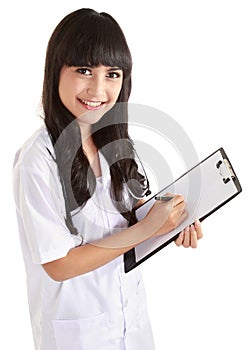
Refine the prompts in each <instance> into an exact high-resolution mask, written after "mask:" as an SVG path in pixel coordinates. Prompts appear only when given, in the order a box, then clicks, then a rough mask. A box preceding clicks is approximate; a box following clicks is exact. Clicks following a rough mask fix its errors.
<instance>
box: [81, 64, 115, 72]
mask: <svg viewBox="0 0 251 350" xmlns="http://www.w3.org/2000/svg"><path fill="white" fill-rule="evenodd" d="M79 67H80V68H85V67H86V68H97V67H98V66H93V65H91V64H85V65H83V66H79ZM105 67H108V66H105ZM115 70H122V68H120V67H117V66H115V67H109V69H108V72H110V71H115Z"/></svg>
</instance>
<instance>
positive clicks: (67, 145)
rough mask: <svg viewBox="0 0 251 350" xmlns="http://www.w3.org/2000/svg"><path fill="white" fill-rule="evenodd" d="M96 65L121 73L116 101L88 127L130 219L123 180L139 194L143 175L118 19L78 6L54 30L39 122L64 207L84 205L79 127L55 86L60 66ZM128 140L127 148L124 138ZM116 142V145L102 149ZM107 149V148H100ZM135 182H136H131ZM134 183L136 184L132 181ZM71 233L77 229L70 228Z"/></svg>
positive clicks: (89, 183) (90, 187) (90, 185)
mask: <svg viewBox="0 0 251 350" xmlns="http://www.w3.org/2000/svg"><path fill="white" fill-rule="evenodd" d="M65 65H67V66H79V67H81V66H82V67H83V66H93V67H97V66H99V65H104V66H111V67H119V68H120V69H122V71H123V83H122V88H121V91H120V94H119V97H118V100H117V104H115V106H114V107H113V108H112V109H111V110H110V111H109V112H107V114H106V115H105V117H104V116H103V117H102V118H101V120H100V121H99V122H98V123H96V124H94V125H93V126H92V138H93V141H94V144H95V145H96V147H97V148H98V149H99V150H100V151H101V152H103V154H104V156H105V158H106V159H107V161H108V163H109V164H110V175H111V196H112V198H113V200H114V203H115V204H116V207H117V208H118V210H119V211H120V212H121V214H122V215H123V216H124V217H125V218H126V219H127V220H128V221H129V222H131V223H132V221H133V220H134V219H135V218H134V216H133V213H132V210H131V209H132V206H133V205H134V204H135V202H136V200H135V199H134V198H133V197H132V198H131V201H128V202H125V200H124V199H123V189H124V184H125V183H133V184H134V186H133V188H132V190H133V191H134V193H135V194H136V196H141V195H142V193H143V192H144V190H145V178H144V176H142V175H141V174H140V173H139V172H138V166H137V163H136V162H135V159H134V158H135V153H134V149H133V145H132V143H131V142H130V138H129V135H128V113H127V104H126V103H127V101H128V99H129V96H130V92H131V71H132V58H131V54H130V51H129V48H128V45H127V42H126V39H125V37H124V34H123V32H122V30H121V28H120V27H119V25H118V23H117V22H116V21H115V20H114V19H113V17H111V16H110V15H109V14H107V13H104V12H102V13H98V12H96V11H94V10H92V9H80V10H77V11H74V12H72V13H70V14H69V15H67V16H66V17H65V18H63V20H62V21H61V22H60V23H59V24H58V26H57V27H56V28H55V30H54V32H53V33H52V36H51V38H50V40H49V43H48V47H47V53H46V62H45V72H44V85H43V94H42V105H43V111H44V120H45V125H46V127H47V130H48V132H49V135H50V137H51V140H52V143H53V146H54V149H55V154H56V162H57V165H58V170H59V176H60V178H61V182H62V186H63V190H64V196H65V201H66V209H67V213H68V218H69V212H70V211H72V210H73V209H75V208H76V207H79V206H84V205H85V203H86V202H87V200H88V199H89V198H90V197H91V195H92V193H93V191H94V189H95V185H96V180H95V176H94V173H93V171H92V169H91V168H90V165H89V161H88V159H87V157H86V155H85V154H84V152H83V150H82V141H81V134H80V128H79V126H78V123H77V122H76V117H75V116H74V115H73V114H72V113H71V112H70V111H69V110H68V109H67V108H66V107H65V106H64V105H63V103H62V102H61V99H60V97H59V92H58V86H59V79H60V72H61V69H62V67H63V66H65ZM119 140H123V141H124V140H127V141H128V142H127V143H126V147H125V144H124V142H122V143H120V142H116V141H119ZM113 142H115V145H116V147H115V148H113V152H112V151H111V147H105V146H107V145H109V144H110V143H113ZM107 149H109V151H105V150H107ZM130 180H136V181H130ZM135 184H136V185H135ZM71 231H72V233H76V232H75V231H74V230H71Z"/></svg>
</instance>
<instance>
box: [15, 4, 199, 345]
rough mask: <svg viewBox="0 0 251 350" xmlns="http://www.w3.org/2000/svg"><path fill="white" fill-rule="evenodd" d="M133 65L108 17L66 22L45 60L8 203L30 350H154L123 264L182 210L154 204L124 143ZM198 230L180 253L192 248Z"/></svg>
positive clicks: (87, 12)
mask: <svg viewBox="0 0 251 350" xmlns="http://www.w3.org/2000/svg"><path fill="white" fill-rule="evenodd" d="M131 69H132V60H131V55H130V51H129V49H128V46H127V43H126V40H125V37H124V35H123V33H122V31H121V29H120V27H119V25H118V24H117V23H116V22H115V20H114V19H113V18H112V17H111V16H110V15H108V14H106V13H97V12H95V11H93V10H91V9H81V10H78V11H75V12H73V13H71V14H69V15H68V16H66V17H65V18H64V19H63V20H62V21H61V22H60V23H59V24H58V26H57V27H56V29H55V30H54V32H53V34H52V36H51V38H50V41H49V44H48V48H47V56H46V64H45V75H44V86H43V97H42V102H43V110H44V122H45V126H43V127H42V128H40V129H39V130H38V131H37V132H36V133H35V134H34V135H33V136H32V137H31V138H30V139H29V140H28V141H27V142H26V143H25V144H24V146H23V147H22V148H21V149H20V150H19V152H18V153H17V155H16V159H15V165H14V193H15V200H16V206H17V216H18V223H19V230H20V237H21V244H22V249H23V255H24V260H25V265H26V270H27V283H28V297H29V307H30V313H31V322H32V328H33V335H34V342H35V348H36V349H37V350H38V349H39V350H42V349H43V350H56V349H60V350H66V349H67V350H69V349H71V350H81V349H95V350H99V349H116V350H118V349H130V350H135V349H145V350H147V349H149V350H150V349H154V343H153V338H152V332H151V327H150V323H149V319H148V315H147V309H146V301H145V293H144V288H143V283H142V278H141V274H140V272H139V270H137V269H135V270H133V271H131V272H130V273H128V274H125V273H124V266H123V254H124V253H126V252H127V251H129V250H130V249H131V248H133V247H135V246H136V245H137V244H139V243H141V242H143V241H145V240H146V239H148V238H149V237H152V236H156V235H161V234H164V233H166V232H168V231H170V230H172V229H173V228H174V227H175V226H177V225H178V224H179V223H180V222H181V221H183V220H184V218H185V217H186V211H185V203H184V199H183V197H182V196H180V195H174V196H173V200H172V201H170V202H167V203H165V202H156V204H155V205H154V206H153V207H152V209H151V211H150V213H149V214H148V215H147V217H146V218H145V219H143V220H142V221H141V222H138V223H137V222H136V220H135V216H134V214H133V210H132V209H133V208H134V207H135V206H137V205H138V204H139V202H140V201H139V198H143V197H144V195H145V194H146V193H147V192H148V193H149V188H148V181H147V180H146V179H145V176H144V172H143V175H142V174H141V173H140V171H139V165H138V163H137V161H136V159H135V158H136V157H135V152H134V149H133V146H132V143H131V142H130V138H129V135H128V123H127V109H126V102H127V101H128V99H129V95H130V91H131ZM201 236H202V231H201V227H200V224H199V223H198V222H197V223H196V225H195V227H194V226H192V227H190V228H189V227H188V228H186V229H185V230H184V232H182V233H181V234H180V236H179V237H178V239H177V241H176V244H177V245H181V244H183V245H184V246H190V245H191V246H193V247H195V246H196V245H197V240H198V239H199V238H200V237H201Z"/></svg>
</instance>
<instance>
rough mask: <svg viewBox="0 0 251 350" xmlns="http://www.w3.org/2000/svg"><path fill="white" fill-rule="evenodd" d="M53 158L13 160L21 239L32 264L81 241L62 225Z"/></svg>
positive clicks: (54, 256)
mask: <svg viewBox="0 0 251 350" xmlns="http://www.w3.org/2000/svg"><path fill="white" fill-rule="evenodd" d="M53 163H54V162H53V161H48V159H47V160H46V159H43V158H42V159H39V160H36V161H35V162H34V163H30V162H28V164H25V162H24V163H22V162H20V161H19V162H16V164H15V165H14V171H13V188H14V197H15V202H16V209H17V216H18V224H19V230H20V237H21V240H22V239H24V240H26V243H27V245H28V247H29V250H30V254H31V258H32V261H33V263H35V264H43V263H46V262H50V261H53V260H57V259H59V258H62V257H64V256H66V255H67V253H68V251H69V250H70V249H72V248H74V247H76V246H77V245H79V244H80V243H81V237H80V236H74V235H72V234H71V233H70V231H69V230H68V228H67V226H66V224H65V207H64V198H63V194H62V188H61V184H60V181H59V179H58V176H57V167H56V164H55V163H54V164H53Z"/></svg>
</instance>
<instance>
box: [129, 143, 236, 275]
mask: <svg viewBox="0 0 251 350" xmlns="http://www.w3.org/2000/svg"><path fill="white" fill-rule="evenodd" d="M241 191H242V188H241V185H240V182H239V180H238V178H237V176H236V173H235V171H234V169H233V167H232V164H231V163H230V160H229V158H228V156H227V155H226V152H225V151H224V149H223V148H222V147H221V148H219V149H218V150H217V151H215V152H214V153H212V154H211V155H210V156H208V157H207V158H205V159H204V160H203V161H201V162H200V163H198V164H197V165H196V166H194V167H193V168H191V169H190V170H189V171H187V172H186V173H185V174H183V175H182V176H180V177H179V178H178V179H177V180H176V181H174V182H172V183H171V184H170V185H168V186H166V187H165V188H163V189H162V190H161V191H160V192H158V193H156V194H155V195H154V196H153V197H151V198H150V199H149V200H147V201H146V202H145V203H144V204H142V205H141V206H140V207H138V208H137V209H136V210H135V215H136V218H137V220H138V221H140V220H141V219H143V218H144V217H145V216H146V214H147V213H148V211H149V210H150V208H151V207H152V205H153V204H154V203H155V196H163V195H165V194H166V193H167V192H170V193H179V194H182V195H183V196H184V197H185V201H186V209H187V211H188V218H187V219H186V220H185V221H184V222H183V223H182V224H181V225H179V226H178V227H177V228H176V229H175V230H173V231H171V232H169V233H167V234H164V235H162V236H158V237H153V238H149V239H148V240H146V241H145V242H143V243H141V244H139V245H137V246H136V247H134V248H133V249H131V250H130V251H128V252H127V253H125V254H124V270H125V272H129V271H131V270H132V269H134V268H135V267H136V266H138V265H140V264H141V263H142V262H144V261H145V260H147V259H148V258H150V257H151V256H152V255H154V254H156V253H157V252H158V251H159V250H161V249H163V248H164V247H166V246H167V245H168V244H169V243H171V242H172V241H174V240H175V239H176V238H177V237H178V235H179V233H180V232H181V231H182V230H183V229H184V228H185V227H186V226H189V225H191V224H192V223H193V222H194V221H195V220H196V219H200V221H203V220H204V219H205V218H207V217H208V216H209V215H211V214H212V213H214V212H215V211H216V210H218V209H219V208H221V207H222V206H223V205H225V204H226V203H227V202H229V201H230V200H231V199H233V198H234V197H235V196H237V195H238V194H239V193H240V192H241Z"/></svg>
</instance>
